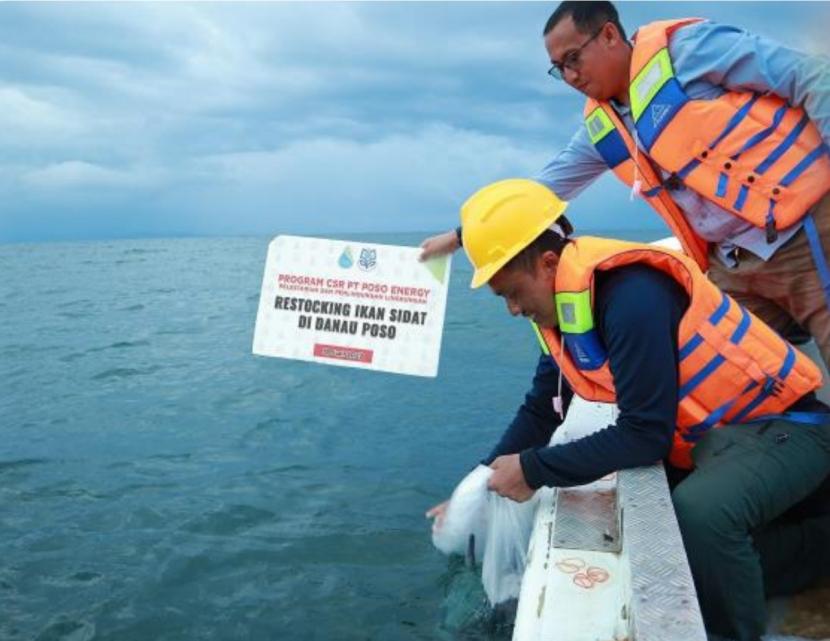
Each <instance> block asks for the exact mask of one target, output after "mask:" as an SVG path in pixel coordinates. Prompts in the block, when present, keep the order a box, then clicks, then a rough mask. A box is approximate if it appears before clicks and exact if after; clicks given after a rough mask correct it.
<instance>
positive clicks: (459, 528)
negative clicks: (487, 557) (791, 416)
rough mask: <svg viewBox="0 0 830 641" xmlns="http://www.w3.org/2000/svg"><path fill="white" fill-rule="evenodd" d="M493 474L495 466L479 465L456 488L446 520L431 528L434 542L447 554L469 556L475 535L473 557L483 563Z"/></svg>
mask: <svg viewBox="0 0 830 641" xmlns="http://www.w3.org/2000/svg"><path fill="white" fill-rule="evenodd" d="M492 474H493V470H492V469H490V468H489V467H487V466H486V465H479V466H477V467H476V468H475V469H474V470H473V471H472V472H470V473H469V474H468V475H467V476H465V477H464V479H463V480H462V481H461V483H459V484H458V486H457V487H456V488H455V490H454V491H453V493H452V496H451V497H450V502H449V505H448V506H447V512H446V514H445V515H444V522H443V523H442V524H441V527H440V528H433V530H432V543H433V545H435V547H437V548H438V549H439V550H441V551H442V552H443V553H444V554H461V555H463V556H466V555H468V551H469V547H470V535H472V536H473V537H474V539H473V540H474V545H473V546H472V547H473V552H474V560H475V562H476V563H481V561H482V557H483V554H484V549H485V546H486V543H487V513H488V508H487V495H488V494H489V492H488V490H487V481H488V480H489V479H490V476H491V475H492Z"/></svg>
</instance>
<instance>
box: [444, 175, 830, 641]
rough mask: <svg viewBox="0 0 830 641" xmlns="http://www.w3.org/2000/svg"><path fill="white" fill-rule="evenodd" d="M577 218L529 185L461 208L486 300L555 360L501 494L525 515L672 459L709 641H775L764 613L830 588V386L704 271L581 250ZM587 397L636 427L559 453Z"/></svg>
mask: <svg viewBox="0 0 830 641" xmlns="http://www.w3.org/2000/svg"><path fill="white" fill-rule="evenodd" d="M565 208H566V203H564V202H562V201H561V200H560V199H559V198H557V196H556V195H555V194H554V193H553V192H551V191H550V190H549V189H548V188H547V187H545V186H543V185H541V184H540V183H536V182H533V181H530V180H520V179H513V180H504V181H500V182H497V183H494V184H491V185H488V186H487V187H484V188H483V189H481V190H479V191H478V192H476V193H475V194H473V196H472V197H470V198H469V199H468V200H467V202H466V203H465V204H464V205H463V207H462V208H461V222H462V228H463V239H462V240H463V246H464V249H465V250H466V252H467V255H468V257H469V259H470V261H471V262H472V264H473V267H474V269H475V272H474V274H473V279H472V283H471V286H472V287H473V288H476V287H481V286H482V285H485V284H487V285H489V286H490V289H491V290H492V291H493V292H494V293H495V294H496V295H498V296H501V297H502V298H504V300H505V303H506V304H507V308H508V311H509V312H510V313H511V314H512V315H514V316H518V315H522V316H525V317H527V318H528V319H530V321H531V322H532V324H533V327H534V329H535V331H536V334H537V337H538V338H539V341H540V344H541V346H542V350H543V356H542V358H541V360H540V365H539V367H538V369H537V373H536V377H535V379H534V387H533V390H532V391H531V393H530V394H529V395H528V397H527V399H526V401H525V403H524V405H523V406H522V407H521V408H520V410H519V412H518V414H517V417H516V419H515V420H514V421H513V423H512V424H511V425H510V427H509V428H508V429H507V430H506V432H505V434H504V435H503V437H502V439H501V440H500V442H499V443H498V445H497V446H496V447H495V449H494V450H493V452H492V453H491V454H490V456H489V457H488V459H487V460H486V462H487V463H488V464H490V466H491V467H492V468H493V469H494V472H493V475H492V477H491V480H490V484H489V487H490V489H491V490H493V491H495V492H497V493H498V494H500V495H502V496H507V497H509V498H512V499H514V500H517V501H524V500H527V499H528V498H530V496H532V494H533V492H534V491H535V489H537V488H539V487H541V486H543V485H544V486H549V487H562V486H570V485H579V484H584V483H588V482H591V481H594V480H596V479H598V478H601V477H603V476H605V475H606V474H608V473H610V472H613V471H615V470H619V469H624V468H630V467H637V466H641V465H648V464H651V463H653V462H654V461H656V460H660V459H663V460H664V461H665V462H666V464H667V470H668V472H669V475H670V477H671V478H673V480H674V489H673V493H672V497H673V501H674V505H675V511H676V513H677V518H678V522H679V524H680V529H681V532H682V534H683V540H684V544H685V547H686V552H687V555H688V558H689V564H690V566H691V569H692V574H693V576H694V579H695V583H696V587H697V593H698V596H699V598H700V604H701V611H702V613H703V616H704V621H705V623H706V627H707V629H708V630H709V631H710V632H714V633H718V634H721V635H724V636H727V637H729V638H733V639H738V640H739V641H756V640H759V639H760V638H761V634H762V633H763V632H764V628H765V625H766V623H765V609H764V607H765V605H764V604H765V596H767V595H772V594H775V593H781V592H790V593H791V592H795V591H800V590H801V589H803V588H805V587H808V586H809V585H810V584H811V583H813V582H815V581H817V580H818V579H819V578H821V577H822V576H830V551H828V550H827V546H826V541H827V540H830V514H827V511H826V509H825V510H824V512H822V511H821V510H820V509H813V507H815V506H812V505H811V504H812V503H816V502H818V503H823V505H824V506H825V507H826V505H827V501H826V497H827V496H828V495H830V408H828V407H827V406H825V405H824V404H823V403H821V402H819V401H818V400H817V399H816V398H815V395H814V390H815V389H817V388H818V387H819V386H820V385H821V374H820V372H819V370H818V368H817V367H816V366H815V364H814V363H813V362H812V361H810V360H809V359H808V358H807V357H806V356H804V355H802V354H800V353H799V352H798V351H797V350H796V349H795V348H793V347H792V346H791V345H790V344H789V343H787V342H786V341H785V340H784V339H782V338H781V337H780V336H779V335H778V334H776V333H775V332H774V331H772V330H771V329H770V328H769V327H768V326H767V325H765V324H764V323H763V322H761V321H760V320H759V319H757V318H756V317H755V316H753V315H752V314H751V313H749V312H748V311H747V310H746V309H745V308H743V307H742V306H741V305H739V304H738V303H737V302H736V301H735V300H733V299H732V298H730V297H729V296H727V295H726V294H724V293H723V292H721V291H720V290H719V289H718V288H717V287H716V286H715V285H714V284H712V283H711V282H710V281H709V280H708V279H707V278H706V276H705V275H704V274H703V273H702V271H701V270H700V268H699V267H698V265H697V264H696V263H695V262H694V260H692V259H691V258H689V257H687V256H686V255H684V254H681V253H679V252H675V251H671V250H669V249H665V248H661V247H657V246H653V245H645V244H638V243H627V242H622V241H616V240H610V239H602V238H591V237H581V238H576V239H570V238H568V234H567V233H566V232H567V229H568V227H569V225H567V224H566V223H565V222H564V219H563V218H562V214H563V212H564V211H565ZM563 379H564V380H563ZM574 393H576V394H577V395H579V396H581V397H583V398H585V399H587V400H592V401H603V402H615V403H616V404H617V406H618V407H619V417H618V419H617V421H616V423H615V424H613V425H609V426H607V427H606V428H605V429H602V430H600V431H598V432H596V433H594V434H591V435H589V436H586V437H584V438H582V439H578V440H576V441H572V442H569V443H565V444H561V445H554V446H549V445H548V442H549V440H550V437H551V435H552V433H553V431H554V430H555V429H556V428H557V427H558V425H559V424H560V423H561V422H562V420H563V418H564V413H565V412H566V411H567V407H568V405H569V401H570V398H572V395H573V394H574ZM551 396H553V397H554V398H553V402H552V403H551ZM556 410H558V415H557V411H556ZM794 506H795V507H794ZM791 508H792V509H791ZM811 510H812V511H811ZM441 511H442V508H441V506H436V508H433V510H432V511H431V515H433V516H436V517H439V518H440V516H441ZM782 567H786V568H787V572H786V576H783V573H781V572H780V571H777V569H778V568H782ZM735 585H740V586H741V589H740V590H735V589H734V588H735Z"/></svg>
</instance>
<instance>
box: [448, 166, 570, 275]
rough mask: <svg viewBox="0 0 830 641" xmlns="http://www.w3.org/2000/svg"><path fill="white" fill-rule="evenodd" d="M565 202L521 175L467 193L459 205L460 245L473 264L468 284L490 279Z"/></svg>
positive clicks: (540, 230) (558, 214)
mask: <svg viewBox="0 0 830 641" xmlns="http://www.w3.org/2000/svg"><path fill="white" fill-rule="evenodd" d="M567 206H568V203H566V202H565V201H564V200H560V199H559V197H558V196H557V195H556V194H554V193H553V192H552V191H551V190H550V189H548V188H547V187H545V186H544V185H542V184H541V183H538V182H535V181H533V180H526V179H524V178H511V179H508V180H500V181H499V182H495V183H492V184H490V185H487V186H486V187H483V188H482V189H479V190H478V191H477V192H476V193H474V194H473V195H472V196H470V197H469V198H468V199H467V202H465V203H464V204H463V205H462V206H461V230H462V231H461V233H462V240H463V245H464V249H465V251H466V252H467V257H468V258H469V259H470V262H471V263H472V264H473V267H474V268H475V273H474V274H473V280H472V282H471V283H470V287H472V288H476V287H481V286H482V285H484V283H486V282H487V281H489V280H490V279H491V278H492V277H493V275H494V274H495V273H496V272H497V271H499V270H500V269H501V268H502V267H504V266H505V265H506V264H507V263H508V262H509V261H510V259H511V258H513V257H514V256H516V255H517V254H518V253H519V252H521V251H522V250H523V249H524V248H525V247H527V246H528V245H529V244H530V243H532V242H533V241H534V240H536V238H537V237H538V236H539V235H540V234H541V233H542V232H543V231H545V230H546V229H548V228H549V227H550V226H551V225H552V224H553V223H554V222H555V221H556V219H557V218H559V217H560V216H561V215H562V213H563V212H564V211H565V209H566V208H567Z"/></svg>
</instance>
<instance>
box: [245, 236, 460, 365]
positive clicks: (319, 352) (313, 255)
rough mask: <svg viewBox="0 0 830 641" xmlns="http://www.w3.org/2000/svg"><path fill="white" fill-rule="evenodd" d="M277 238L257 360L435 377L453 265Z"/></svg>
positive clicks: (398, 250) (412, 254) (387, 249)
mask: <svg viewBox="0 0 830 641" xmlns="http://www.w3.org/2000/svg"><path fill="white" fill-rule="evenodd" d="M419 253H420V250H419V249H416V248H414V247H395V246H392V245H374V244H370V243H360V242H353V241H348V242H347V241H337V240H324V239H320V238H302V237H299V236H277V237H276V238H275V239H274V240H273V241H271V244H270V245H269V247H268V258H267V260H266V264H265V275H264V277H263V281H262V293H261V295H260V299H259V311H258V313H257V319H256V329H255V330H254V345H253V352H254V354H259V355H261V356H278V357H282V358H293V359H299V360H305V361H317V362H321V363H327V364H329V365H344V366H349V367H361V368H364V369H374V370H381V371H386V372H395V373H398V374H415V375H418V376H435V375H436V374H437V373H438V357H439V353H440V349H441V334H442V332H443V328H444V311H445V309H446V303H447V286H448V283H449V270H450V257H443V258H439V259H434V260H430V261H427V262H425V263H421V262H419V261H418V254H419Z"/></svg>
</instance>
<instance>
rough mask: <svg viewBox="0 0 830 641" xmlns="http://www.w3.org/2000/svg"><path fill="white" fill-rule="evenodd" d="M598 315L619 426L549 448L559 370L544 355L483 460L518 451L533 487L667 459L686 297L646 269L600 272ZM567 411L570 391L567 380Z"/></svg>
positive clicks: (666, 278) (557, 421)
mask: <svg viewBox="0 0 830 641" xmlns="http://www.w3.org/2000/svg"><path fill="white" fill-rule="evenodd" d="M594 292H595V306H594V316H595V322H596V327H597V331H598V333H599V336H600V339H601V340H602V342H603V343H604V345H605V347H606V350H607V351H608V359H609V367H610V369H611V373H612V375H613V377H614V386H615V388H616V392H617V405H618V407H619V416H618V417H617V421H616V423H615V424H614V425H609V426H607V427H605V428H604V429H602V430H600V431H598V432H595V433H594V434H591V435H589V436H586V437H584V438H581V439H579V440H576V441H572V442H569V443H565V444H561V445H553V446H549V445H548V442H549V440H550V437H551V435H552V434H553V431H554V430H555V429H556V428H557V427H558V426H559V425H560V423H561V421H560V419H559V417H558V415H557V414H556V413H555V412H554V410H553V406H552V403H551V398H552V397H553V396H555V395H556V391H557V386H558V382H559V368H558V367H557V365H556V364H555V363H554V361H553V359H551V358H550V357H549V356H544V355H543V356H542V357H541V358H540V360H539V364H538V366H537V368H536V374H535V376H534V379H533V386H532V388H531V390H530V391H529V392H528V394H527V396H526V397H525V402H524V403H523V404H522V406H521V407H520V408H519V411H518V412H517V414H516V417H515V418H514V420H513V422H512V423H511V424H510V426H509V427H508V428H507V430H506V431H505V433H504V435H503V436H502V438H501V440H500V441H499V443H498V444H497V445H496V447H495V448H494V449H493V451H492V452H491V453H490V455H489V456H488V457H487V458H486V459H485V460H484V463H485V464H489V463H490V462H492V461H493V460H494V459H495V458H496V457H497V456H500V455H502V454H512V453H517V452H521V464H522V470H523V471H524V475H525V480H526V481H527V483H528V485H530V487H532V488H538V487H541V486H542V485H547V486H558V487H564V486H570V485H581V484H583V483H589V482H591V481H594V480H596V479H598V478H601V477H603V476H605V475H606V474H608V473H609V472H613V471H615V470H619V469H623V468H627V467H637V466H640V465H649V464H651V463H654V462H655V461H658V460H660V459H663V458H665V457H667V456H668V453H669V451H670V450H671V445H672V438H673V435H674V426H675V423H676V417H677V389H678V382H677V371H678V360H677V329H678V326H679V324H680V319H681V317H682V316H683V313H684V312H685V310H686V308H687V307H688V297H687V295H686V293H685V292H684V291H683V289H682V288H681V287H680V285H678V284H677V283H676V282H675V281H674V280H673V279H672V278H671V277H669V276H667V275H665V274H663V273H662V272H659V271H656V270H654V269H652V268H650V267H646V266H644V265H630V266H626V267H621V268H618V269H614V270H611V271H608V272H597V274H596V286H595V290H594ZM562 391H563V397H564V401H565V403H564V406H565V412H566V413H567V407H568V406H569V404H570V401H571V399H572V398H573V392H572V391H571V389H570V387H569V386H568V384H567V382H566V381H563V390H562Z"/></svg>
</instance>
